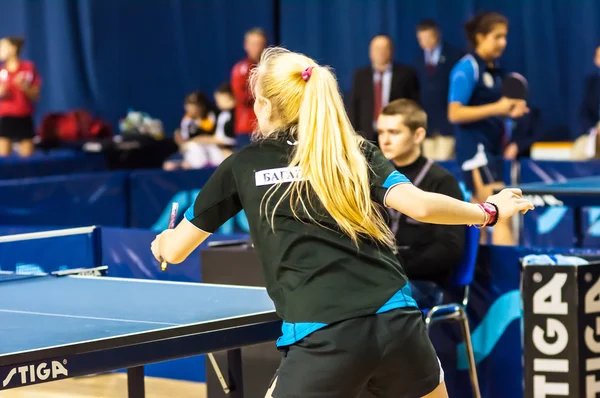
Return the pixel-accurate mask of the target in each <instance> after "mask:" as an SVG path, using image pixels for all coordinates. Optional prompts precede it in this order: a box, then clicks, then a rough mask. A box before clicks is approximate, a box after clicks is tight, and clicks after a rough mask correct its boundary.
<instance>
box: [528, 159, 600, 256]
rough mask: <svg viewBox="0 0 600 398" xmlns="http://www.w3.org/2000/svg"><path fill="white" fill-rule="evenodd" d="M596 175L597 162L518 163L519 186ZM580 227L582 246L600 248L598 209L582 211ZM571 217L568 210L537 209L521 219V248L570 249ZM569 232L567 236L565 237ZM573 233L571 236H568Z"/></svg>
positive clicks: (573, 221)
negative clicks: (520, 184) (524, 246)
mask: <svg viewBox="0 0 600 398" xmlns="http://www.w3.org/2000/svg"><path fill="white" fill-rule="evenodd" d="M599 174H600V161H591V162H553V161H546V162H542V161H533V160H529V159H527V160H522V161H521V164H520V176H521V183H530V182H553V181H564V180H567V179H569V178H577V177H588V176H594V175H599ZM582 217H583V219H582V220H581V225H582V228H583V230H584V246H586V247H600V212H599V208H585V209H584V211H583V212H582ZM574 218H575V213H574V211H573V209H571V208H569V207H562V206H555V207H541V208H537V209H536V210H534V211H531V212H528V213H527V214H526V215H525V216H524V217H523V224H522V228H521V244H523V245H532V246H571V245H572V244H573V232H574V228H575V219H574ZM565 231H569V233H565ZM572 231H573V232H572Z"/></svg>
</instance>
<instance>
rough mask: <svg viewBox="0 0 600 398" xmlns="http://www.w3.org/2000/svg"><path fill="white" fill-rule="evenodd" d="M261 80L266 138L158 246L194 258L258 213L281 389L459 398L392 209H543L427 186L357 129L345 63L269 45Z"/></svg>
mask: <svg viewBox="0 0 600 398" xmlns="http://www.w3.org/2000/svg"><path fill="white" fill-rule="evenodd" d="M251 82H252V87H251V88H252V92H253V94H254V97H255V101H254V110H255V113H256V116H257V120H258V128H259V131H260V137H261V138H260V139H259V140H258V141H256V142H254V143H251V144H250V145H248V146H246V147H245V148H243V149H242V150H240V151H239V152H237V153H235V154H233V155H232V156H230V157H228V158H227V159H226V160H225V161H224V162H223V163H221V164H220V165H219V167H218V168H217V170H216V171H215V172H214V173H213V175H212V176H211V178H210V179H209V181H208V182H207V183H206V184H205V185H204V187H203V188H202V191H201V192H200V193H199V195H198V197H197V198H196V201H195V203H194V205H193V206H192V207H190V208H189V209H188V211H186V213H185V220H183V221H182V222H181V223H180V224H179V225H177V227H176V228H174V229H170V230H166V231H164V232H162V233H161V234H160V235H158V236H157V237H156V239H155V240H154V241H153V242H152V246H151V249H152V253H153V255H154V256H155V258H156V259H157V260H159V261H163V260H164V261H166V262H170V263H179V262H181V261H183V260H184V259H185V258H186V257H187V256H188V255H189V254H190V253H191V252H192V251H193V250H194V249H196V248H197V247H198V246H199V245H200V244H201V243H202V242H203V241H204V240H205V239H206V238H207V237H208V236H209V235H210V234H211V233H213V232H214V231H215V230H217V228H219V226H220V225H221V224H222V223H224V222H225V221H227V220H228V219H229V218H231V217H232V216H234V215H235V214H236V213H238V212H239V211H240V210H242V209H244V210H245V212H246V215H247V217H248V223H249V225H250V234H251V236H252V240H253V242H254V245H255V248H256V250H257V252H258V254H259V256H260V259H261V262H262V265H263V273H264V276H265V283H266V288H267V292H268V293H269V295H270V297H271V298H272V299H273V302H274V303H275V308H276V311H277V313H278V314H279V315H280V316H281V318H282V319H283V321H284V322H283V330H282V336H281V338H280V339H279V340H278V341H277V346H278V347H279V349H280V350H281V351H283V352H284V358H283V359H282V362H281V366H280V367H279V370H278V371H277V374H276V376H275V377H274V379H273V383H272V385H271V387H270V388H269V391H268V393H267V397H269V398H290V397H302V398H318V397H328V398H355V397H358V396H359V394H360V393H361V391H362V390H363V389H367V390H369V391H370V392H371V393H372V394H374V395H376V396H377V397H381V398H392V397H393V398H397V397H407V398H408V397H411V398H412V397H415V398H417V397H424V398H448V393H447V391H446V387H445V384H444V372H443V370H442V368H441V365H440V363H439V360H438V359H437V356H436V353H435V350H434V348H433V345H432V344H431V341H430V340H429V338H428V336H427V332H426V329H425V324H424V321H423V317H422V314H421V312H420V311H419V309H418V307H417V305H416V302H415V300H414V299H413V298H412V296H411V293H410V287H409V286H408V284H407V278H406V275H405V273H404V271H403V270H402V267H401V265H400V263H399V262H398V259H397V258H396V256H395V254H394V239H393V234H392V233H391V231H390V229H389V228H388V227H387V225H386V224H385V221H384V219H383V217H382V214H381V212H380V208H381V207H383V206H386V207H391V208H394V209H396V210H398V211H401V212H403V213H406V214H407V215H409V216H410V217H413V218H415V219H418V220H420V221H422V222H432V223H443V224H478V225H481V226H490V225H494V224H495V223H496V222H497V221H498V219H499V218H502V219H504V218H507V217H511V216H513V215H514V214H515V213H517V212H519V211H523V212H525V211H527V210H529V209H532V208H533V206H532V205H531V203H529V202H528V201H527V200H526V199H524V198H523V197H522V194H521V192H520V191H519V190H518V189H506V190H504V191H502V192H501V193H499V194H497V195H494V196H491V197H490V198H489V201H488V202H486V203H482V204H471V203H466V202H463V201H458V200H456V199H453V198H450V197H447V196H443V195H439V194H434V193H430V192H425V191H422V190H420V189H418V188H417V187H415V186H413V185H412V184H411V183H410V181H409V180H408V179H407V178H406V177H405V176H404V175H402V174H401V173H400V172H398V171H397V170H395V169H394V167H393V166H392V165H391V163H390V162H389V161H387V159H386V158H385V157H384V156H383V155H382V153H381V151H380V150H379V149H378V148H377V147H376V146H375V145H373V144H370V143H368V142H367V141H366V140H364V139H363V138H361V137H360V136H359V135H357V134H356V132H355V131H354V129H352V126H351V124H350V121H349V119H348V117H347V115H346V113H345V110H344V103H343V101H342V98H341V95H340V92H339V87H338V86H337V82H336V79H335V77H334V75H333V73H332V72H331V70H330V69H329V68H327V67H322V66H319V65H317V64H316V63H315V61H314V60H312V59H310V58H308V57H306V56H304V55H302V54H297V53H292V52H289V51H287V50H285V49H281V48H269V49H267V50H265V51H264V52H263V55H262V58H261V61H260V63H259V65H258V66H257V67H256V68H255V69H254V70H253V72H252V79H251ZM198 305H202V304H201V303H198Z"/></svg>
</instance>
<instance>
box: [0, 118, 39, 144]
mask: <svg viewBox="0 0 600 398" xmlns="http://www.w3.org/2000/svg"><path fill="white" fill-rule="evenodd" d="M0 137H2V138H8V139H9V140H11V141H25V140H31V139H33V137H35V126H34V123H33V118H32V117H31V116H0Z"/></svg>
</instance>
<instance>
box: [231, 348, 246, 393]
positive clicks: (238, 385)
mask: <svg viewBox="0 0 600 398" xmlns="http://www.w3.org/2000/svg"><path fill="white" fill-rule="evenodd" d="M227 367H228V368H229V388H230V389H231V393H230V397H231V398H244V379H243V374H242V350H241V349H240V348H238V349H236V350H230V351H227Z"/></svg>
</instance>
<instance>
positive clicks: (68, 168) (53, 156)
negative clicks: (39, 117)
mask: <svg viewBox="0 0 600 398" xmlns="http://www.w3.org/2000/svg"><path fill="white" fill-rule="evenodd" d="M104 170H106V162H105V160H104V155H103V154H100V153H84V152H76V151H69V150H52V151H49V152H48V153H45V152H41V151H37V152H35V153H34V154H33V155H32V156H31V157H28V158H22V157H20V156H18V155H12V156H9V157H3V158H0V180H7V179H13V178H30V177H45V176H52V175H62V174H71V173H88V172H96V171H104Z"/></svg>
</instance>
